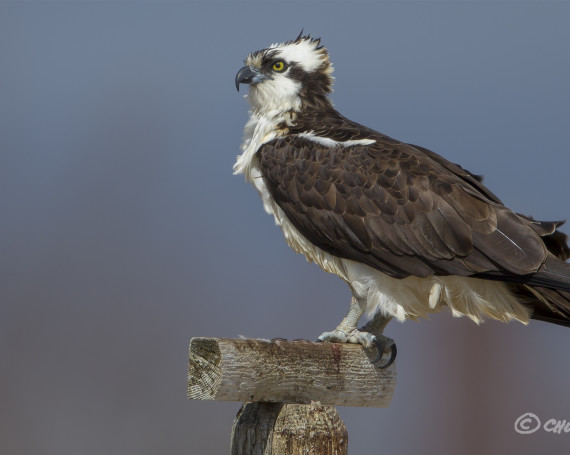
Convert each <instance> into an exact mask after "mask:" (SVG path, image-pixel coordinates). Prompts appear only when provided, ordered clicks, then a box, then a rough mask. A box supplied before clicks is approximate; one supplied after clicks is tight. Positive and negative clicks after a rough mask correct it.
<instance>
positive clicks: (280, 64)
mask: <svg viewBox="0 0 570 455" xmlns="http://www.w3.org/2000/svg"><path fill="white" fill-rule="evenodd" d="M272 68H273V70H274V71H283V70H284V69H285V62H284V61H283V60H277V61H276V62H274V63H273V66H272Z"/></svg>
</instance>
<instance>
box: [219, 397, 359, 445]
mask: <svg viewBox="0 0 570 455" xmlns="http://www.w3.org/2000/svg"><path fill="white" fill-rule="evenodd" d="M347 453H348V432H347V431H346V427H345V426H344V423H343V421H342V420H341V418H340V417H339V415H338V413H337V411H336V409H335V408H334V407H332V406H322V405H320V404H317V403H315V404H283V403H249V404H244V405H243V406H242V407H241V409H240V410H239V412H238V415H237V417H236V420H235V422H234V425H233V428H232V437H231V449H230V454H231V455H301V454H303V455H304V454H319V455H346V454H347Z"/></svg>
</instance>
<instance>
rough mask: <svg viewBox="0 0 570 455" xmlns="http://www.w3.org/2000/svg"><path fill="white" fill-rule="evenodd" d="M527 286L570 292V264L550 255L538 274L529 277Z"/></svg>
mask: <svg viewBox="0 0 570 455" xmlns="http://www.w3.org/2000/svg"><path fill="white" fill-rule="evenodd" d="M526 284H530V285H531V286H539V287H546V288H550V289H556V290H559V291H566V292H570V264H568V263H567V262H564V261H563V260H561V259H558V258H557V257H555V256H553V255H549V256H548V258H547V259H546V261H545V262H544V264H543V265H542V267H540V269H539V270H538V272H536V273H533V274H532V275H530V276H529V277H528V279H527V280H526Z"/></svg>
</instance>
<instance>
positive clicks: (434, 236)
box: [258, 136, 547, 279]
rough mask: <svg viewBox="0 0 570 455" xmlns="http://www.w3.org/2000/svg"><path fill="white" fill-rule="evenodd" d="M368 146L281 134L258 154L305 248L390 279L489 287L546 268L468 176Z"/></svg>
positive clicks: (525, 229)
mask: <svg viewBox="0 0 570 455" xmlns="http://www.w3.org/2000/svg"><path fill="white" fill-rule="evenodd" d="M376 139H377V142H376V143H374V144H371V145H367V146H363V145H356V146H351V147H340V146H339V147H332V148H331V147H326V146H324V145H320V144H318V143H316V142H313V141H310V140H308V139H304V138H301V137H298V136H289V137H286V138H282V139H276V140H273V141H271V142H269V143H267V144H265V145H263V146H262V147H261V148H260V150H259V152H258V156H259V161H260V166H261V172H262V175H263V178H264V181H265V183H266V185H267V187H268V189H269V191H270V193H271V195H272V197H273V199H274V200H275V202H276V203H277V204H278V205H279V206H280V207H281V209H282V210H283V211H284V212H285V214H286V215H287V217H288V218H289V219H290V220H291V222H292V223H293V224H294V226H295V227H296V228H297V229H298V230H299V231H300V232H301V233H302V234H303V235H304V236H305V237H306V238H307V239H308V240H309V241H311V242H312V243H313V244H315V245H317V246H318V247H320V248H321V249H323V250H324V251H327V252H329V253H331V254H333V255H335V256H338V257H342V258H347V259H352V260H355V261H359V262H363V263H366V264H368V265H370V266H372V267H374V268H376V269H378V270H381V271H383V272H385V273H387V274H389V275H391V276H394V277H399V278H401V277H405V276H409V275H417V276H428V275H432V274H440V275H448V274H454V275H463V276H468V275H474V274H478V275H487V274H489V275H491V276H492V277H493V278H495V279H497V278H499V277H500V276H503V275H506V276H515V275H525V274H530V273H533V272H535V271H537V270H538V268H539V267H540V266H541V265H542V264H543V262H544V261H545V260H546V257H547V250H546V247H545V245H544V243H543V241H542V240H541V238H540V236H539V235H538V234H537V233H536V232H535V230H533V229H532V228H531V227H530V226H529V224H528V223H527V222H525V220H524V219H522V218H520V217H518V216H517V215H516V214H515V213H513V212H512V211H510V210H508V209H507V208H505V207H504V206H503V205H501V204H500V203H499V202H497V201H498V199H497V198H496V197H494V196H493V195H492V193H490V192H488V190H486V191H482V190H481V188H484V186H483V185H482V184H481V183H480V181H479V180H477V179H476V178H475V177H474V176H473V175H472V174H469V173H467V171H464V172H465V173H466V174H465V175H464V176H461V175H458V174H456V173H454V172H453V170H450V169H449V166H446V165H445V163H448V162H446V161H445V160H443V159H441V160H443V161H438V160H434V159H433V157H431V156H428V155H427V154H426V153H423V152H422V151H421V150H419V149H418V148H415V147H412V146H410V145H407V144H404V143H399V142H397V141H393V140H386V141H384V140H383V136H377V138H376ZM431 153H433V152H431ZM436 156H437V155H436ZM449 164H450V165H451V163H449ZM454 166H455V165H454ZM457 168H458V169H461V168H459V166H457ZM470 178H471V179H473V182H470V181H469V179H470ZM491 196H493V197H491Z"/></svg>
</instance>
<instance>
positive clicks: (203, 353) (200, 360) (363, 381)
mask: <svg viewBox="0 0 570 455" xmlns="http://www.w3.org/2000/svg"><path fill="white" fill-rule="evenodd" d="M375 354H376V352H375V351H374V350H371V351H370V352H367V351H366V350H365V349H364V348H362V346H360V345H354V344H337V343H313V342H309V341H287V340H281V339H277V340H272V341H267V340H256V339H228V338H192V340H191V341H190V358H189V370H188V398H191V399H200V400H221V401H242V402H253V401H260V402H284V403H298V404H307V403H311V402H320V403H321V404H323V405H332V406H367V407H387V406H388V405H389V403H390V400H391V399H392V396H393V394H394V389H395V386H396V369H395V365H392V366H390V367H389V368H387V369H385V370H381V369H379V368H377V367H376V366H375V365H374V364H372V363H371V361H370V360H371V359H373V358H374V356H375Z"/></svg>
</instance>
